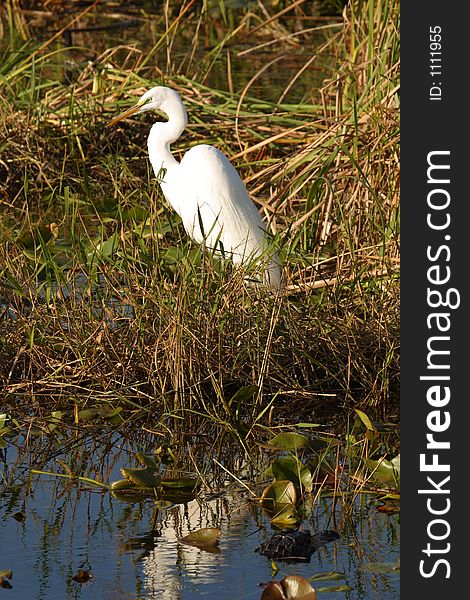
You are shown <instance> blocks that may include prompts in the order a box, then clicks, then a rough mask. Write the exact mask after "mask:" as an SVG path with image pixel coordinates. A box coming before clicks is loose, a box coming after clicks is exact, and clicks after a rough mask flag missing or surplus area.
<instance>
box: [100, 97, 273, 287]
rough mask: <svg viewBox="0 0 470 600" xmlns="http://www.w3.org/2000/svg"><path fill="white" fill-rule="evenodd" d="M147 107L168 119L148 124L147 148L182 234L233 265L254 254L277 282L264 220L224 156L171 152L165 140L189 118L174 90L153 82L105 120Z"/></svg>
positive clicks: (198, 150) (268, 278)
mask: <svg viewBox="0 0 470 600" xmlns="http://www.w3.org/2000/svg"><path fill="white" fill-rule="evenodd" d="M148 110H157V111H160V112H162V113H164V114H165V115H166V116H167V117H168V121H166V122H157V123H154V125H153V126H152V128H151V129H150V134H149V137H148V152H149V158H150V162H151V163H152V167H153V170H154V172H155V175H156V176H157V178H158V180H159V183H160V187H161V189H162V192H163V194H164V196H165V198H166V200H167V202H168V203H169V204H170V205H171V206H172V207H173V209H174V210H175V211H176V212H177V213H178V214H179V216H180V217H181V219H182V221H183V225H184V228H185V230H186V232H187V234H188V235H189V236H190V237H191V238H192V239H193V240H195V241H196V242H198V243H203V242H204V244H205V245H206V247H208V248H212V249H214V250H218V251H222V252H223V253H224V254H225V255H226V256H229V257H230V258H231V259H232V260H233V262H234V263H236V264H240V265H244V264H247V263H249V262H250V261H252V260H254V259H257V261H259V265H260V266H259V272H260V274H261V276H262V279H263V282H264V283H265V284H266V285H269V286H271V287H274V288H276V287H279V285H280V283H281V266H280V261H279V258H278V256H277V254H275V253H274V252H273V251H272V250H270V248H269V243H268V236H267V235H266V233H265V225H264V223H263V221H262V219H261V217H260V215H259V213H258V211H257V210H256V207H255V205H254V204H253V202H252V201H251V200H250V198H249V196H248V192H247V190H246V188H245V185H244V184H243V181H242V180H241V178H240V176H239V175H238V173H237V171H236V170H235V168H234V167H233V166H232V164H231V163H230V161H229V160H228V158H227V157H226V156H225V155H224V154H223V153H222V152H221V151H220V150H218V149H217V148H214V147H213V146H208V145H206V144H200V145H198V146H194V147H193V148H191V149H190V150H188V151H187V152H186V154H185V155H184V157H183V159H182V160H181V162H178V161H177V160H176V159H175V157H174V156H173V155H172V153H171V150H170V144H172V143H173V142H175V141H176V140H177V139H178V138H179V137H180V135H181V134H182V133H183V131H184V129H185V127H186V125H187V122H188V116H187V112H186V108H185V107H184V104H183V102H182V101H181V98H180V96H179V95H178V94H177V92H175V91H174V90H172V89H170V88H167V87H163V86H157V87H154V88H152V89H150V90H148V91H147V92H146V93H145V94H143V96H142V97H141V98H140V100H139V101H138V103H137V104H136V105H135V106H133V107H132V108H130V109H128V110H127V111H125V112H124V113H123V114H121V115H119V116H118V117H116V118H115V119H113V120H112V121H111V123H110V125H113V124H114V123H117V122H118V121H120V120H121V119H124V118H125V117H129V116H131V115H133V114H137V113H141V112H144V111H148Z"/></svg>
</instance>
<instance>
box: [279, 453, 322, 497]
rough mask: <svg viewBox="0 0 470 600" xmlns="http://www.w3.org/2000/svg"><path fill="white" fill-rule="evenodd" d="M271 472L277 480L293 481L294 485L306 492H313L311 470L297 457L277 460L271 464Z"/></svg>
mask: <svg viewBox="0 0 470 600" xmlns="http://www.w3.org/2000/svg"><path fill="white" fill-rule="evenodd" d="M271 472H272V474H273V477H274V478H275V479H276V480H289V481H292V483H293V484H294V485H296V486H297V487H300V488H303V489H304V490H305V491H306V492H311V491H312V489H313V477H312V473H311V472H310V469H309V468H308V467H306V466H305V465H304V464H303V463H302V461H300V460H299V459H298V458H297V457H296V456H288V457H285V458H276V459H275V460H273V462H272V463H271Z"/></svg>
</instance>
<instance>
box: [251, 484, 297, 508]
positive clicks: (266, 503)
mask: <svg viewBox="0 0 470 600" xmlns="http://www.w3.org/2000/svg"><path fill="white" fill-rule="evenodd" d="M260 502H261V505H262V506H263V507H264V508H267V509H268V510H274V509H275V507H282V506H283V505H287V504H295V503H296V502H297V492H296V491H295V485H294V484H293V483H292V481H288V480H284V481H273V482H272V483H270V484H269V485H268V486H267V487H266V488H265V489H264V491H263V493H262V495H261V499H260Z"/></svg>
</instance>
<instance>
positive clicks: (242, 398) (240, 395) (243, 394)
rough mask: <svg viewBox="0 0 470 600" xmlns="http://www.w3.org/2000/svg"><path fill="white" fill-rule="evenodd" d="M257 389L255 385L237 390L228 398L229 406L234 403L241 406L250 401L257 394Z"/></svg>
mask: <svg viewBox="0 0 470 600" xmlns="http://www.w3.org/2000/svg"><path fill="white" fill-rule="evenodd" d="M258 389H259V388H258V386H257V385H244V386H243V387H241V388H240V389H239V390H237V391H236V392H235V394H234V395H233V396H232V397H231V398H230V400H229V405H230V404H234V403H236V404H241V403H243V402H247V401H248V400H251V399H252V398H253V396H254V395H255V394H256V393H257V392H258Z"/></svg>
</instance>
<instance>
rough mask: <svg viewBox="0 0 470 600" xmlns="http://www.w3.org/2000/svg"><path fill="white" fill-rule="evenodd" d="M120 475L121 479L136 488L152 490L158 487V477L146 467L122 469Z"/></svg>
mask: <svg viewBox="0 0 470 600" xmlns="http://www.w3.org/2000/svg"><path fill="white" fill-rule="evenodd" d="M121 473H122V475H123V477H125V478H126V479H128V480H129V481H132V483H135V485H136V486H137V487H141V488H153V487H157V486H159V485H160V481H161V479H160V477H158V476H157V475H155V471H154V470H153V469H149V468H148V467H147V468H145V469H128V468H126V467H122V469H121Z"/></svg>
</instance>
